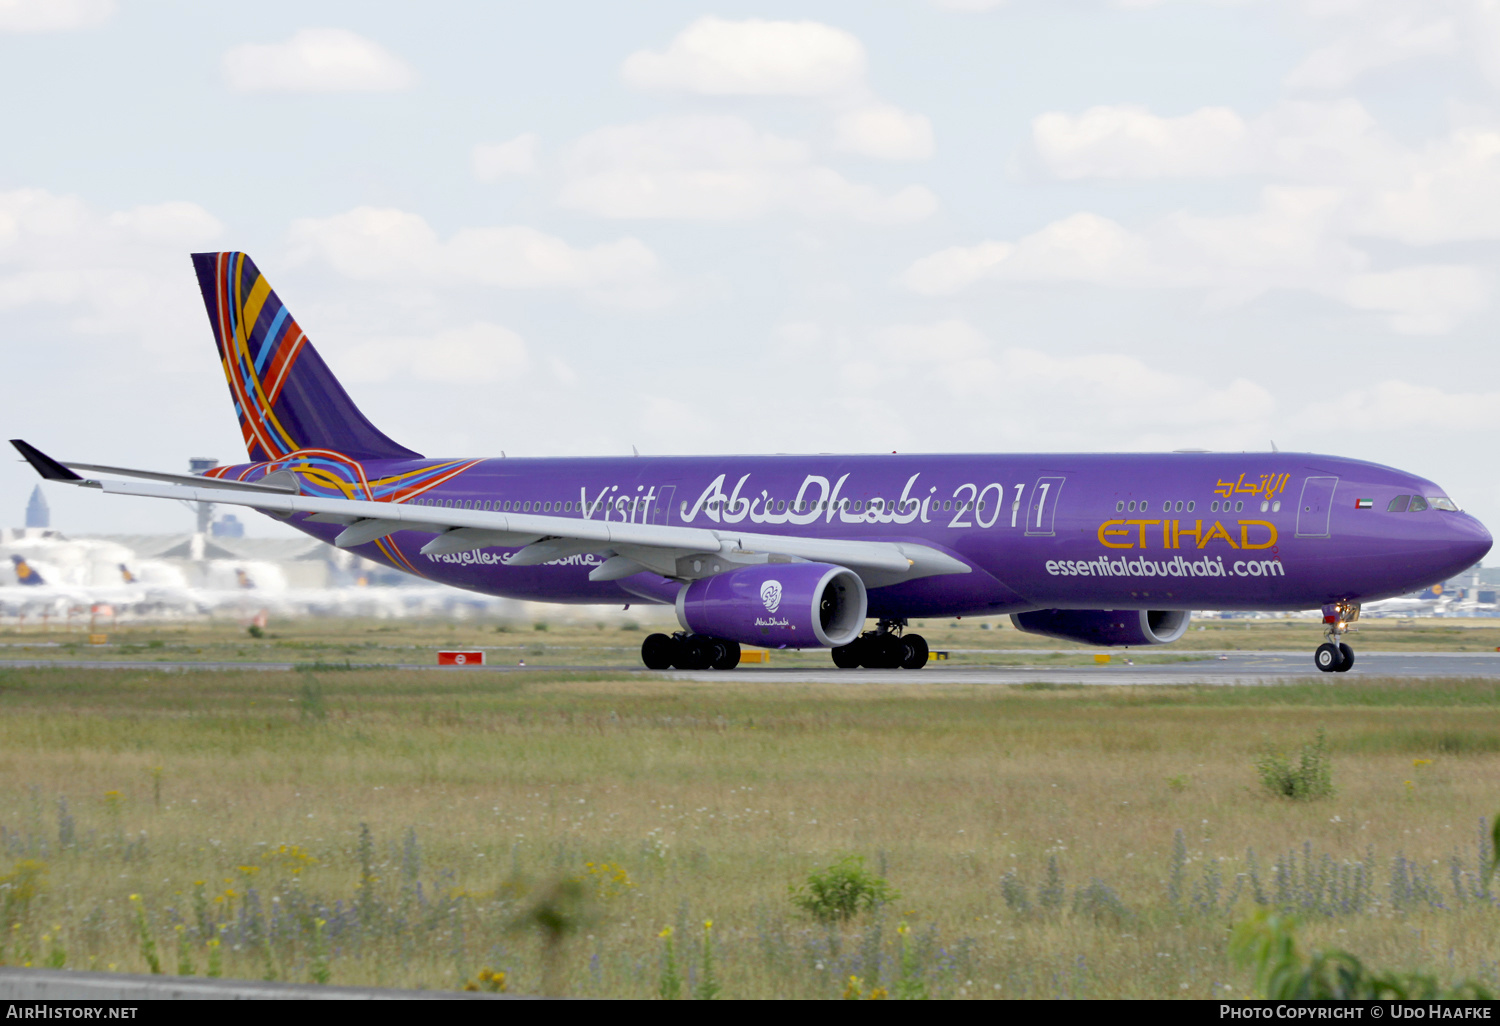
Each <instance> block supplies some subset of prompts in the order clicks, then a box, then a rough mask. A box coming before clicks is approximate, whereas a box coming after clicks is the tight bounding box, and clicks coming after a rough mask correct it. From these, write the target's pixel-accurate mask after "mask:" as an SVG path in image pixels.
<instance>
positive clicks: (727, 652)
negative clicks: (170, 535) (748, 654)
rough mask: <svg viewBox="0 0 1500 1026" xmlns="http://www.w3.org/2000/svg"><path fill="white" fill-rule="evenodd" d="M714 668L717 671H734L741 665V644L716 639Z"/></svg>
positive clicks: (714, 643) (714, 642)
mask: <svg viewBox="0 0 1500 1026" xmlns="http://www.w3.org/2000/svg"><path fill="white" fill-rule="evenodd" d="M713 651H714V658H713V667H714V669H716V670H732V669H734V668H735V667H736V666H738V665H740V643H739V642H738V641H725V640H724V639H723V638H715V639H714V641H713Z"/></svg>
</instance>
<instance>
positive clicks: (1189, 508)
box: [1188, 501, 1198, 513]
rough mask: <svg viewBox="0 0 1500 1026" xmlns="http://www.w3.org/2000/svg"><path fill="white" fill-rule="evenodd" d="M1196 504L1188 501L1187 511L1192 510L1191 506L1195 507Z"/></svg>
mask: <svg viewBox="0 0 1500 1026" xmlns="http://www.w3.org/2000/svg"><path fill="white" fill-rule="evenodd" d="M1197 505H1198V504H1197V503H1196V502H1192V501H1189V502H1188V512H1189V513H1191V512H1192V511H1193V507H1195V506H1197Z"/></svg>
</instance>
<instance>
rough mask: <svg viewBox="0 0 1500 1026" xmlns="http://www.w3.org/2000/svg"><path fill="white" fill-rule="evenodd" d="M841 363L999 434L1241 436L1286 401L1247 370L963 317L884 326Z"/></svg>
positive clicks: (948, 417) (866, 388)
mask: <svg viewBox="0 0 1500 1026" xmlns="http://www.w3.org/2000/svg"><path fill="white" fill-rule="evenodd" d="M840 369H841V373H840V375H839V380H840V381H841V382H844V383H845V387H846V388H850V389H852V390H854V391H857V392H859V393H862V394H869V393H872V392H879V391H883V390H885V389H887V388H890V387H897V386H899V387H901V388H904V389H909V390H912V389H914V386H915V389H914V390H915V391H916V392H918V393H927V394H931V395H933V396H935V397H938V401H939V403H940V405H941V406H942V408H943V410H944V414H943V415H944V418H945V421H946V422H948V423H950V424H955V425H958V424H963V425H968V424H974V425H980V424H983V425H984V426H985V427H984V430H985V431H986V433H989V432H991V431H992V430H993V426H994V425H995V423H996V422H997V421H998V423H999V426H1000V428H1001V432H1002V434H1004V435H1005V436H1007V437H1010V438H1016V439H1020V438H1026V437H1031V436H1032V433H1033V432H1032V430H1031V429H1029V428H1028V425H1030V424H1036V423H1045V424H1047V425H1049V427H1048V431H1049V432H1051V431H1052V430H1053V429H1054V428H1055V427H1056V426H1058V425H1065V427H1064V428H1063V431H1064V433H1065V434H1066V435H1068V436H1069V437H1068V439H1067V442H1072V441H1073V440H1074V439H1075V438H1088V437H1095V438H1097V437H1099V436H1101V435H1106V434H1107V435H1109V436H1110V437H1111V438H1114V439H1116V440H1117V441H1116V443H1115V444H1117V445H1118V444H1122V440H1128V441H1123V444H1127V445H1128V444H1131V443H1137V444H1143V445H1145V444H1151V443H1152V442H1156V444H1161V443H1162V441H1165V442H1166V444H1169V445H1171V444H1178V443H1182V442H1183V440H1184V439H1185V438H1186V439H1188V440H1190V441H1201V440H1228V439H1239V438H1243V437H1244V436H1245V435H1246V434H1248V433H1258V432H1260V431H1261V430H1262V427H1261V425H1263V424H1264V423H1265V422H1266V421H1268V420H1269V418H1270V417H1271V416H1272V414H1273V413H1274V412H1275V406H1276V404H1275V400H1274V399H1273V398H1272V396H1271V394H1270V393H1269V392H1268V391H1267V390H1266V389H1265V388H1263V387H1262V386H1260V385H1259V384H1256V383H1255V382H1252V381H1249V380H1246V379H1243V378H1235V379H1232V380H1230V381H1228V382H1226V383H1220V384H1215V383H1212V382H1209V381H1205V380H1203V379H1201V378H1198V377H1194V376H1192V375H1188V374H1182V373H1178V372H1167V371H1162V370H1158V369H1156V368H1153V367H1151V366H1149V365H1147V364H1146V363H1145V362H1143V361H1142V360H1140V359H1138V358H1137V357H1134V356H1129V355H1125V354H1120V353H1082V354H1073V355H1054V354H1050V353H1044V352H1039V351H1037V350H1035V349H1028V348H1025V347H1001V346H997V345H995V344H994V343H993V342H992V341H991V340H990V339H989V338H987V337H986V336H985V335H984V334H983V333H982V332H980V331H978V330H977V329H975V328H974V327H973V326H972V325H970V324H969V323H967V322H966V321H963V320H959V319H949V320H943V321H937V322H933V323H925V324H900V325H893V326H891V327H888V328H883V329H881V330H879V331H876V332H874V333H873V334H872V336H871V338H870V340H869V344H868V345H866V346H864V347H861V349H860V352H859V354H858V355H856V356H855V357H854V358H853V359H841V360H840ZM846 369H847V374H845V373H844V371H845V370H846ZM1002 396H1003V397H1004V398H1003V400H1001V401H999V402H997V401H996V400H997V398H998V397H1002ZM1049 444H1051V445H1054V446H1055V445H1057V444H1058V439H1057V438H1055V437H1054V438H1052V439H1051V440H1050V443H1049ZM1065 444H1066V443H1065Z"/></svg>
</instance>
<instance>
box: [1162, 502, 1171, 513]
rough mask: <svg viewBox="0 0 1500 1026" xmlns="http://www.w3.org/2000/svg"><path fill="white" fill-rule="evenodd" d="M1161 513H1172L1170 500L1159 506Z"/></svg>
mask: <svg viewBox="0 0 1500 1026" xmlns="http://www.w3.org/2000/svg"><path fill="white" fill-rule="evenodd" d="M1161 511H1162V512H1163V513H1170V512H1172V500H1171V499H1168V500H1167V501H1166V502H1164V503H1162V504H1161Z"/></svg>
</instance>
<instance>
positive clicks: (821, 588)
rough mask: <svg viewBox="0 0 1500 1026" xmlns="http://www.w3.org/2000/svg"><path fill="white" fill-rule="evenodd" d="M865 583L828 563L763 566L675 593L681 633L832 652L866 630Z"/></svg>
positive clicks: (724, 575)
mask: <svg viewBox="0 0 1500 1026" xmlns="http://www.w3.org/2000/svg"><path fill="white" fill-rule="evenodd" d="M867 607H868V600H867V598H866V595H865V583H864V582H863V581H861V580H860V579H859V575H858V574H856V573H855V572H854V571H853V570H848V569H845V568H844V567H841V566H833V565H831V564H829V563H764V564H758V565H756V566H747V567H742V568H740V569H739V570H730V571H728V572H727V573H722V574H716V575H714V576H713V577H705V578H703V579H702V580H698V581H693V582H692V583H691V584H688V585H685V586H684V587H683V589H682V590H681V591H679V592H678V593H677V620H678V622H679V623H681V624H682V626H683V629H684V630H688V631H692V632H693V633H694V634H708V635H711V636H713V637H715V638H727V639H729V640H730V641H738V642H740V643H741V644H745V645H759V646H761V647H764V648H817V647H818V646H823V647H825V648H835V647H837V646H839V645H847V644H849V642H851V641H853V640H854V639H855V638H857V637H859V635H860V632H861V631H863V630H864V626H865V611H866V609H867Z"/></svg>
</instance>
